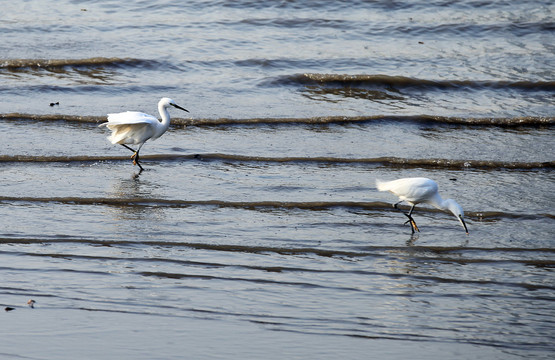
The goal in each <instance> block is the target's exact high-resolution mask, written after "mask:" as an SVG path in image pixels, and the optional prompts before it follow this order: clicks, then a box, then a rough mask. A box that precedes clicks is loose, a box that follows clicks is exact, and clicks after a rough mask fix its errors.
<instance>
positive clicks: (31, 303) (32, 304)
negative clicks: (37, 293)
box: [27, 299, 36, 308]
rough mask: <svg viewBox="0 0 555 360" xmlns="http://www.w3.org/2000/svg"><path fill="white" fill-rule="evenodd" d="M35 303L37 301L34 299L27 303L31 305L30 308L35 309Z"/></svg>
mask: <svg viewBox="0 0 555 360" xmlns="http://www.w3.org/2000/svg"><path fill="white" fill-rule="evenodd" d="M35 303H36V301H35V300H33V299H30V300H29V301H27V305H29V307H30V308H34V307H35Z"/></svg>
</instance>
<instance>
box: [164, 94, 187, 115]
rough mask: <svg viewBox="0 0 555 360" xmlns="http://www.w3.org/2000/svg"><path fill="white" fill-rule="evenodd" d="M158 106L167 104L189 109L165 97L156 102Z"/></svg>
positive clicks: (166, 105)
mask: <svg viewBox="0 0 555 360" xmlns="http://www.w3.org/2000/svg"><path fill="white" fill-rule="evenodd" d="M158 106H159V107H165V108H167V107H168V106H173V107H174V108H177V109H180V110H183V111H187V112H189V110H187V109H185V108H182V107H181V106H179V105H177V104H176V103H175V101H173V100H172V99H170V98H167V97H165V98H162V99H160V101H159V102H158Z"/></svg>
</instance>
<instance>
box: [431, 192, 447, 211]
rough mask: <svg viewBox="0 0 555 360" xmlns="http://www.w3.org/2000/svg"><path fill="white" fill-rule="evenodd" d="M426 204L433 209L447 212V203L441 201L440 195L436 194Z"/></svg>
mask: <svg viewBox="0 0 555 360" xmlns="http://www.w3.org/2000/svg"><path fill="white" fill-rule="evenodd" d="M428 204H430V205H432V206H433V207H435V208H437V209H441V210H447V207H448V205H449V202H448V201H447V200H443V198H442V197H441V195H439V194H438V193H436V194H435V195H434V197H432V198H431V199H430V200H428Z"/></svg>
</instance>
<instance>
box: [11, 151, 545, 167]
mask: <svg viewBox="0 0 555 360" xmlns="http://www.w3.org/2000/svg"><path fill="white" fill-rule="evenodd" d="M141 159H143V160H146V161H188V160H189V161H226V162H241V163H245V162H253V163H280V164H289V163H292V164H294V163H309V164H331V165H343V164H346V165H350V164H353V165H370V166H376V167H388V168H427V169H452V170H457V169H486V170H487V169H489V170H537V169H542V170H552V169H554V168H555V161H545V162H508V161H493V160H455V159H406V158H398V157H378V158H335V157H269V156H248V155H236V154H222V153H204V154H154V155H143V156H141ZM128 160H129V157H128V156H98V155H95V156H88V155H82V156H35V155H0V163H73V162H79V163H82V162H105V161H128Z"/></svg>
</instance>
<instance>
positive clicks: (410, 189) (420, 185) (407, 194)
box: [376, 178, 468, 235]
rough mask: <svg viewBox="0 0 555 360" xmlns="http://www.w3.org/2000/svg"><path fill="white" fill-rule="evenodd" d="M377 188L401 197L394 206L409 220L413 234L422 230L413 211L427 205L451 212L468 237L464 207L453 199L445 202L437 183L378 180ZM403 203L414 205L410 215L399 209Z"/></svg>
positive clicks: (414, 180) (416, 180)
mask: <svg viewBox="0 0 555 360" xmlns="http://www.w3.org/2000/svg"><path fill="white" fill-rule="evenodd" d="M376 187H377V188H378V190H379V191H389V192H391V193H392V194H394V195H397V196H398V197H399V200H401V201H399V202H397V203H396V204H394V205H393V207H395V209H398V210H399V211H401V212H402V213H403V214H405V216H406V217H408V218H409V220H408V221H407V222H408V223H410V226H411V230H412V233H413V234H414V231H415V230H416V231H420V230H419V229H418V226H416V223H415V222H414V219H413V218H412V211H413V210H414V207H415V206H416V205H417V204H420V203H426V204H430V205H432V206H433V207H435V208H438V209H441V210H449V211H451V212H452V213H453V215H455V216H456V217H457V219H458V220H459V222H460V223H461V225H462V226H463V227H464V230H465V231H466V234H467V235H468V229H467V228H466V224H465V222H464V212H463V209H462V207H461V206H460V205H459V204H457V202H456V201H455V200H453V199H447V200H443V199H442V198H441V196H440V195H439V193H438V186H437V183H436V182H435V181H433V180H431V179H427V178H404V179H398V180H393V181H380V180H376ZM403 201H405V202H407V203H409V204H410V205H412V207H411V209H410V211H409V213H408V214H407V213H405V212H403V211H402V210H401V209H399V208H398V207H397V205H399V204H400V203H402V202H403ZM405 224H406V223H405Z"/></svg>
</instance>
